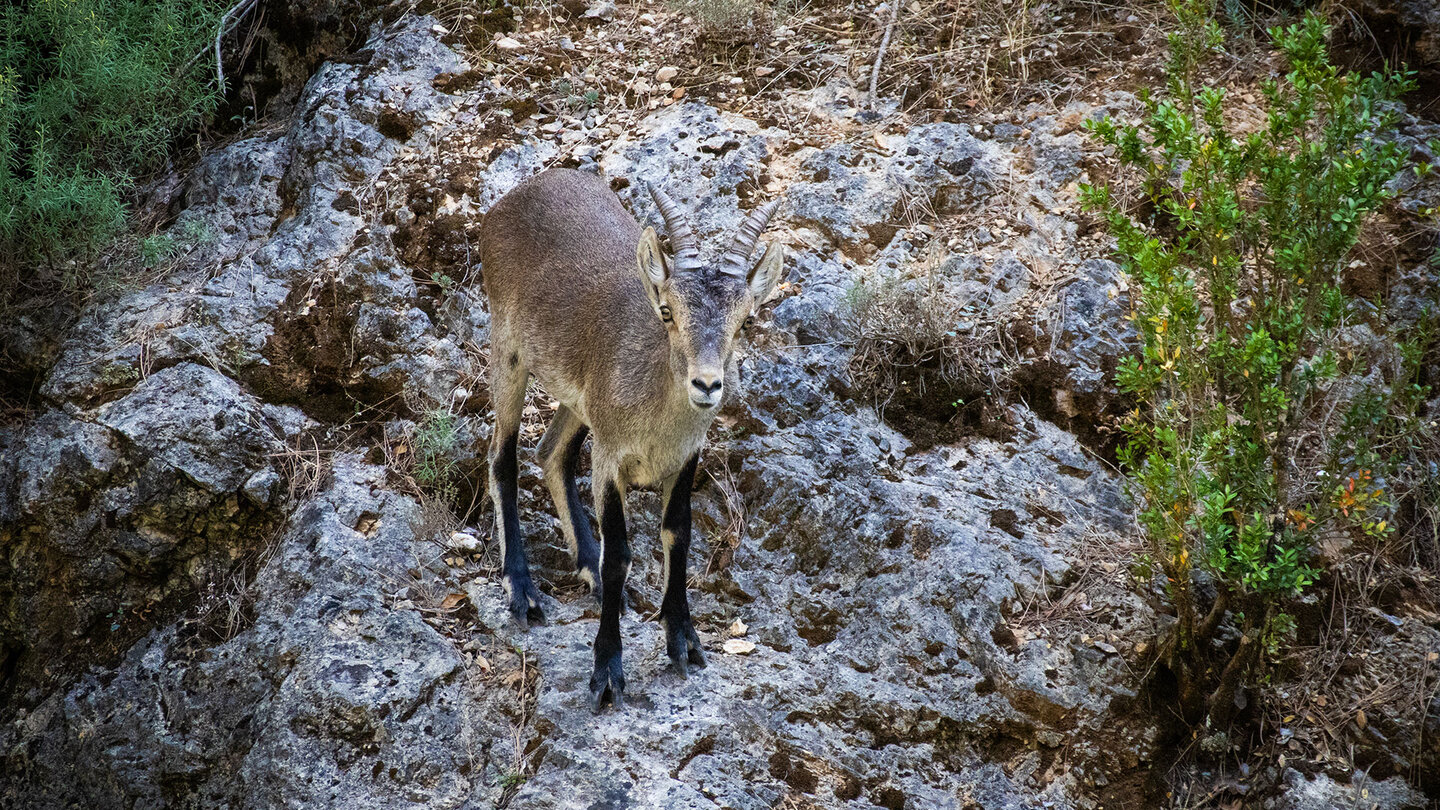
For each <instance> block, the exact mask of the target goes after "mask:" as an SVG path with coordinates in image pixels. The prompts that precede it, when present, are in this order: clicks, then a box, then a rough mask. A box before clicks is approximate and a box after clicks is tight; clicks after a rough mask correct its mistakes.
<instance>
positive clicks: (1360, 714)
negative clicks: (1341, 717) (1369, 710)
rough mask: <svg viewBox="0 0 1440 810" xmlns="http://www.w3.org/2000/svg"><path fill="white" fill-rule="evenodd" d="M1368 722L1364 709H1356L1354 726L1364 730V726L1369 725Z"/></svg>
mask: <svg viewBox="0 0 1440 810" xmlns="http://www.w3.org/2000/svg"><path fill="white" fill-rule="evenodd" d="M1369 722H1370V721H1368V720H1366V719H1365V710H1364V709H1357V710H1356V711H1355V725H1357V726H1359V727H1360V728H1365V726H1366V725H1367V724H1369Z"/></svg>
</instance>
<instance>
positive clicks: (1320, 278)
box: [1082, 0, 1413, 723]
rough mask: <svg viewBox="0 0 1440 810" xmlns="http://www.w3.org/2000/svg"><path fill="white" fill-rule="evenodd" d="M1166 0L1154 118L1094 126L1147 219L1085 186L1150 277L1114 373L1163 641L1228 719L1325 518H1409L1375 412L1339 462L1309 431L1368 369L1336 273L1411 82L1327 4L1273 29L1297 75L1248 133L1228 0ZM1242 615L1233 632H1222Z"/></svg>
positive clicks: (1377, 183)
mask: <svg viewBox="0 0 1440 810" xmlns="http://www.w3.org/2000/svg"><path fill="white" fill-rule="evenodd" d="M1171 5H1172V7H1173V8H1174V9H1175V11H1176V12H1177V15H1178V18H1179V26H1178V27H1177V30H1176V32H1175V33H1174V34H1172V36H1171V37H1170V45H1171V61H1170V66H1169V82H1168V93H1166V94H1164V95H1163V96H1160V97H1150V96H1147V97H1145V99H1144V101H1145V105H1146V111H1147V114H1146V116H1145V118H1144V121H1143V123H1142V124H1140V125H1139V126H1123V125H1121V124H1117V123H1116V122H1114V121H1113V120H1100V121H1095V122H1091V129H1092V131H1093V132H1094V133H1095V134H1096V135H1097V136H1098V137H1099V138H1100V139H1101V140H1102V141H1103V142H1104V143H1105V144H1107V145H1109V146H1110V147H1113V150H1114V153H1115V155H1116V157H1117V158H1118V160H1119V161H1120V163H1121V164H1123V165H1125V166H1129V167H1133V168H1134V169H1135V170H1138V173H1139V174H1140V175H1141V177H1142V178H1143V185H1142V204H1141V206H1139V207H1138V208H1137V210H1138V211H1139V212H1141V214H1140V215H1138V216H1133V215H1132V214H1131V213H1129V212H1127V211H1126V210H1125V209H1124V207H1123V206H1122V205H1121V204H1120V203H1118V202H1117V201H1116V200H1115V199H1114V198H1113V197H1112V195H1111V192H1110V190H1109V189H1107V188H1099V187H1086V188H1084V189H1083V192H1082V193H1083V196H1084V201H1085V202H1086V204H1087V205H1088V206H1090V207H1091V208H1093V209H1096V210H1099V211H1102V212H1103V214H1104V216H1105V218H1106V221H1107V222H1108V224H1109V227H1110V228H1111V230H1112V232H1113V233H1114V235H1115V236H1116V239H1117V242H1118V252H1119V255H1120V257H1121V259H1122V261H1123V263H1124V265H1125V268H1126V270H1127V271H1128V272H1129V273H1130V275H1131V277H1132V279H1133V281H1134V284H1135V290H1136V304H1135V312H1134V316H1133V317H1134V320H1135V324H1136V327H1137V328H1138V330H1139V332H1140V335H1141V347H1140V351H1139V353H1138V354H1137V355H1135V356H1133V357H1130V358H1128V359H1127V360H1125V361H1124V362H1123V363H1122V365H1121V367H1120V370H1119V374H1118V379H1117V381H1118V383H1119V385H1120V387H1121V388H1122V389H1123V390H1124V391H1126V392H1128V393H1130V394H1132V395H1133V396H1134V397H1135V398H1136V400H1137V402H1138V403H1139V408H1138V409H1137V410H1136V412H1135V414H1134V415H1133V418H1132V419H1131V420H1130V421H1129V423H1128V425H1127V426H1126V442H1125V444H1124V446H1123V447H1122V448H1121V452H1120V460H1121V462H1122V464H1123V466H1124V468H1125V470H1126V471H1127V473H1128V475H1129V476H1130V479H1131V483H1132V486H1133V491H1134V492H1135V493H1136V495H1137V496H1138V501H1139V505H1140V509H1141V511H1140V522H1141V524H1142V525H1143V527H1144V529H1145V531H1146V533H1147V535H1148V538H1149V543H1150V546H1149V554H1148V563H1149V564H1150V565H1151V566H1153V567H1154V568H1158V570H1159V572H1160V573H1161V574H1163V576H1164V579H1165V583H1166V586H1167V592H1168V596H1169V598H1170V600H1171V601H1172V603H1173V605H1174V608H1175V613H1176V618H1177V621H1176V622H1175V624H1174V625H1173V628H1172V629H1171V631H1170V633H1169V635H1168V637H1167V638H1166V639H1165V642H1164V643H1163V644H1162V645H1160V652H1161V658H1162V661H1163V663H1164V664H1166V665H1167V666H1168V668H1169V669H1170V671H1171V672H1173V673H1174V675H1175V676H1176V678H1177V681H1178V684H1179V689H1180V695H1181V702H1182V711H1183V712H1184V713H1185V714H1187V715H1188V716H1189V717H1190V719H1192V720H1196V719H1200V718H1202V717H1208V718H1209V719H1211V720H1212V721H1217V722H1222V723H1223V722H1224V721H1225V720H1226V719H1227V718H1228V717H1229V716H1230V714H1231V712H1233V710H1234V699H1235V694H1236V689H1237V687H1238V686H1239V685H1240V684H1241V683H1243V681H1244V680H1245V678H1246V677H1247V676H1248V675H1250V674H1251V673H1252V671H1253V669H1254V667H1255V666H1256V665H1257V664H1258V663H1260V661H1261V660H1262V657H1261V653H1262V652H1263V651H1264V650H1266V649H1267V648H1268V649H1271V650H1273V649H1275V648H1276V646H1277V645H1278V644H1279V643H1280V641H1281V639H1282V637H1283V636H1284V635H1285V634H1286V633H1287V632H1288V631H1290V630H1292V629H1293V627H1294V622H1293V620H1292V619H1291V618H1290V617H1289V616H1288V615H1287V614H1286V607H1287V605H1288V604H1289V600H1290V599H1292V598H1293V597H1295V596H1296V595H1297V594H1299V593H1301V592H1302V591H1303V590H1304V589H1305V588H1306V587H1307V586H1309V585H1310V584H1311V583H1312V582H1313V581H1314V579H1315V577H1316V572H1315V570H1314V569H1313V567H1312V562H1311V549H1312V547H1313V544H1314V543H1315V541H1316V539H1317V537H1319V533H1320V532H1322V531H1343V532H1352V533H1357V534H1361V535H1363V534H1369V535H1371V536H1380V535H1384V534H1385V533H1386V532H1388V531H1391V529H1392V527H1391V526H1390V525H1388V524H1387V523H1386V522H1385V521H1383V520H1380V519H1377V518H1376V517H1375V515H1376V513H1377V512H1381V511H1383V506H1384V504H1385V503H1387V502H1388V498H1389V495H1388V494H1387V493H1386V492H1385V491H1384V489H1383V488H1381V487H1379V486H1377V484H1376V482H1375V478H1374V469H1373V465H1374V463H1375V460H1374V458H1373V457H1370V456H1367V455H1366V453H1364V452H1357V451H1356V448H1357V447H1362V448H1363V447H1370V446H1373V444H1374V439H1375V438H1376V436H1377V430H1378V428H1377V425H1376V423H1375V422H1373V421H1366V420H1365V418H1364V416H1363V414H1361V415H1357V417H1356V418H1355V419H1354V420H1352V422H1351V423H1350V424H1349V425H1348V427H1347V430H1348V431H1349V433H1350V436H1349V438H1348V439H1345V440H1343V441H1340V442H1334V443H1332V444H1331V451H1332V452H1330V453H1329V458H1328V460H1326V459H1320V460H1318V461H1315V462H1314V463H1313V464H1312V463H1310V462H1309V461H1308V459H1309V455H1315V454H1309V455H1307V454H1306V453H1305V452H1302V442H1303V440H1304V439H1305V437H1306V436H1307V434H1309V433H1311V432H1312V431H1313V427H1314V425H1313V424H1312V422H1311V420H1313V419H1314V418H1315V417H1314V416H1313V414H1314V412H1315V410H1316V406H1317V404H1318V403H1320V402H1322V401H1325V400H1326V398H1327V397H1333V396H1334V389H1335V388H1336V387H1337V386H1338V385H1339V382H1340V380H1341V378H1342V377H1343V376H1345V375H1347V374H1351V373H1352V372H1354V371H1357V369H1351V368H1342V366H1343V365H1344V364H1345V363H1346V360H1345V359H1344V358H1342V357H1341V356H1340V353H1339V352H1337V351H1336V336H1337V330H1338V329H1340V328H1341V327H1343V326H1345V325H1347V324H1349V323H1351V322H1354V321H1355V320H1357V318H1358V316H1357V315H1356V312H1357V311H1358V310H1357V308H1356V307H1353V306H1352V303H1353V302H1351V301H1350V300H1349V299H1348V297H1347V296H1346V295H1345V294H1344V293H1343V292H1342V291H1341V273H1342V271H1343V269H1344V268H1345V266H1346V263H1347V260H1348V259H1349V254H1350V251H1351V248H1353V247H1354V246H1355V244H1356V242H1357V240H1358V239H1359V237H1360V235H1361V232H1362V228H1363V226H1364V223H1365V221H1366V218H1367V216H1368V215H1369V214H1370V213H1371V212H1373V211H1375V210H1376V208H1378V207H1379V206H1380V205H1381V204H1382V203H1383V202H1384V201H1385V200H1386V199H1388V198H1389V197H1390V192H1389V191H1387V189H1386V184H1387V182H1389V181H1390V180H1391V178H1393V177H1394V176H1395V174H1396V173H1397V172H1398V171H1399V170H1400V169H1401V167H1402V166H1403V161H1404V155H1403V153H1402V150H1401V149H1400V148H1398V147H1397V146H1395V145H1394V144H1393V143H1391V142H1389V141H1387V140H1386V138H1385V135H1386V134H1388V133H1389V132H1390V131H1391V130H1392V129H1393V126H1394V123H1395V117H1396V112H1395V109H1394V106H1395V105H1393V104H1391V103H1390V102H1391V101H1393V99H1395V98H1396V97H1397V96H1398V95H1399V94H1400V93H1402V92H1404V91H1405V90H1407V89H1408V88H1409V87H1410V85H1411V80H1410V78H1409V75H1408V74H1406V73H1401V72H1393V73H1388V74H1375V75H1372V76H1368V77H1362V76H1359V75H1356V74H1353V73H1348V72H1344V71H1340V70H1338V69H1337V68H1335V67H1334V66H1332V65H1331V64H1330V63H1329V61H1328V58H1327V56H1326V49H1325V44H1326V38H1327V35H1328V29H1327V26H1326V25H1325V23H1324V22H1323V20H1322V19H1321V18H1320V17H1319V16H1318V15H1316V14H1314V13H1310V14H1307V15H1306V17H1305V18H1304V19H1303V21H1301V22H1300V23H1299V24H1296V25H1291V26H1289V27H1286V28H1277V29H1273V30H1271V32H1270V35H1271V36H1272V38H1273V39H1274V41H1275V43H1276V45H1278V46H1279V48H1280V50H1281V51H1282V52H1283V54H1284V56H1285V59H1286V60H1287V62H1288V64H1289V72H1288V73H1286V74H1285V75H1284V76H1283V77H1282V78H1280V79H1279V80H1275V81H1271V82H1268V83H1267V84H1266V85H1265V87H1264V97H1265V100H1266V102H1267V107H1268V112H1267V115H1266V119H1265V122H1264V125H1263V127H1261V128H1260V129H1259V131H1257V132H1253V133H1250V134H1246V135H1240V134H1236V132H1235V128H1234V127H1233V126H1232V125H1231V124H1230V123H1229V122H1228V121H1227V120H1226V118H1225V115H1224V109H1223V107H1224V99H1225V94H1224V91H1223V90H1222V89H1219V88H1215V87H1203V86H1201V85H1200V83H1199V81H1198V77H1199V76H1200V75H1201V68H1202V67H1203V65H1204V62H1205V60H1206V57H1207V54H1208V52H1209V50H1210V49H1212V48H1214V47H1216V46H1218V45H1219V43H1220V42H1221V35H1220V31H1219V28H1218V27H1217V26H1216V25H1215V23H1214V22H1213V21H1212V19H1211V11H1212V7H1211V4H1210V3H1209V2H1206V1H1205V0H1171ZM1358 371H1362V372H1363V371H1364V369H1358ZM1356 378H1358V377H1356ZM1390 396H1391V395H1390V393H1389V392H1380V391H1378V390H1377V389H1375V388H1374V387H1371V386H1367V387H1365V388H1364V390H1362V391H1361V393H1360V395H1359V396H1357V397H1355V398H1354V400H1353V403H1354V404H1353V405H1352V407H1360V408H1363V407H1364V406H1363V405H1362V404H1361V403H1365V402H1371V403H1372V405H1371V407H1372V408H1380V409H1382V410H1383V409H1388V408H1389V407H1390V404H1391V399H1390ZM1406 396H1413V392H1411V393H1410V394H1406ZM1376 397H1380V398H1381V399H1382V400H1384V404H1374V402H1375V398H1376ZM1347 443H1348V445H1347ZM1346 446H1348V448H1349V449H1348V450H1347V449H1345V448H1346ZM1320 455H1325V454H1320ZM1327 466H1328V472H1329V478H1328V479H1317V473H1319V472H1320V470H1319V469H1317V468H1324V467H1327ZM1326 481H1328V483H1325V482H1326ZM1357 507H1358V508H1357ZM1197 571H1198V572H1203V574H1201V575H1199V576H1197ZM1202 585H1206V586H1207V587H1204V588H1202V587H1201V586H1202ZM1210 585H1213V593H1214V596H1213V599H1212V598H1211V597H1210V593H1211V590H1210V587H1209V586H1210ZM1231 622H1233V624H1234V629H1236V630H1238V635H1239V640H1238V643H1234V644H1227V645H1221V644H1218V643H1217V641H1218V640H1219V639H1222V638H1227V637H1231V636H1230V634H1229V633H1228V630H1229V629H1231V628H1230V627H1229V623H1231ZM1220 649H1224V650H1225V652H1223V653H1219V652H1217V651H1218V650H1220ZM1217 659H1218V660H1217Z"/></svg>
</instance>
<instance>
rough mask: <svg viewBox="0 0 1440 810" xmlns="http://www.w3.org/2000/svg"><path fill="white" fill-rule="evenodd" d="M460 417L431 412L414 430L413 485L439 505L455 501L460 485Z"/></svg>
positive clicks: (442, 409) (442, 410)
mask: <svg viewBox="0 0 1440 810" xmlns="http://www.w3.org/2000/svg"><path fill="white" fill-rule="evenodd" d="M459 420H460V417H458V416H456V415H455V414H453V413H450V412H449V411H447V410H445V409H444V408H434V409H432V410H430V411H427V412H426V413H425V415H424V416H423V417H422V418H421V420H420V422H419V424H417V425H416V426H415V433H414V435H413V438H412V441H413V443H414V448H415V457H414V464H415V468H414V473H413V474H414V476H415V483H416V484H418V485H419V486H420V487H421V488H422V490H424V491H425V492H427V493H428V494H430V495H433V496H434V497H435V498H437V499H438V500H439V501H440V502H442V503H447V504H448V503H452V502H454V501H455V499H456V497H457V494H458V488H459V484H460V477H461V471H460V462H459V451H460V422H459Z"/></svg>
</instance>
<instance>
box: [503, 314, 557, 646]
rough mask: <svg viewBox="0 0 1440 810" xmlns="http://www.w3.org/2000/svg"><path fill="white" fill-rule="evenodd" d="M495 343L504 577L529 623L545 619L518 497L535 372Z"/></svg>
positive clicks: (519, 614)
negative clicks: (520, 449)
mask: <svg viewBox="0 0 1440 810" xmlns="http://www.w3.org/2000/svg"><path fill="white" fill-rule="evenodd" d="M495 348H496V346H495V344H494V343H493V342H492V345H491V366H490V402H491V405H492V406H493V407H494V409H495V434H494V435H493V436H491V437H490V458H489V460H490V500H491V502H492V503H493V504H494V506H495V532H496V535H497V537H498V539H499V541H500V552H501V560H502V564H501V567H502V581H503V582H504V584H505V591H506V593H508V594H509V596H510V613H511V614H512V615H513V616H514V617H515V621H516V622H518V623H519V624H520V626H521V627H529V622H532V621H533V622H544V621H545V614H544V613H543V612H542V611H541V610H540V593H539V591H537V590H536V589H535V585H534V583H533V582H532V581H531V580H530V562H529V560H527V559H526V557H525V542H524V540H523V539H522V538H521V537H520V508H519V504H518V503H517V501H516V496H517V486H518V483H517V478H518V477H519V474H520V463H519V459H518V458H517V454H516V446H517V444H518V443H519V439H520V412H521V410H522V409H523V408H524V406H525V384H526V383H527V382H528V381H529V378H530V372H529V371H528V370H527V369H526V368H525V366H524V364H523V363H521V362H520V354H519V352H516V351H513V350H510V351H501V352H496V351H495Z"/></svg>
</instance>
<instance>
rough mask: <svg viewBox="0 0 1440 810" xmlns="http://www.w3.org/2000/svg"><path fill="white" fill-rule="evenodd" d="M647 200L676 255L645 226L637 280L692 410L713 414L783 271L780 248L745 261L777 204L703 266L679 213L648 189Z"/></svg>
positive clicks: (754, 216) (758, 212) (772, 246)
mask: <svg viewBox="0 0 1440 810" xmlns="http://www.w3.org/2000/svg"><path fill="white" fill-rule="evenodd" d="M650 194H651V196H652V197H654V198H655V204H656V206H658V207H659V209H660V215H661V217H662V218H664V220H665V227H666V229H667V230H668V231H669V233H670V243H671V245H673V246H674V249H675V254H674V256H670V257H667V256H665V255H664V254H663V253H662V252H661V251H660V238H659V237H658V236H657V235H656V233H655V229H654V228H646V229H645V232H644V233H643V234H641V236H640V244H639V245H638V246H637V248H636V254H635V255H636V260H637V262H638V264H639V270H640V280H641V282H642V283H643V284H644V286H645V292H646V293H647V294H648V295H649V298H650V305H651V307H652V308H653V309H654V310H655V317H656V318H659V319H660V321H661V323H663V324H664V325H665V332H666V335H667V337H668V338H669V340H670V346H671V349H672V352H673V353H675V354H678V355H679V356H680V357H683V358H684V362H685V372H686V373H685V376H684V379H683V380H682V384H683V385H684V387H685V390H686V393H687V394H688V395H689V397H690V404H691V406H692V407H694V408H695V409H696V410H699V411H711V410H715V409H718V408H719V407H720V401H721V398H722V397H723V396H724V391H723V390H722V388H723V387H724V384H725V369H726V367H727V366H728V365H729V364H730V359H731V355H733V354H734V351H735V343H736V341H737V339H738V338H739V336H740V333H741V331H742V330H744V328H745V327H747V326H749V325H750V323H751V321H752V320H753V319H754V316H755V310H756V309H758V308H759V307H760V305H761V304H763V303H765V300H766V299H768V298H769V297H770V294H771V293H772V292H774V291H775V285H776V283H777V282H778V281H779V280H780V273H781V271H782V270H783V269H784V266H785V249H784V247H783V246H781V244H780V243H779V242H778V241H775V242H771V243H769V245H768V246H766V248H765V252H764V254H762V255H761V257H760V261H758V262H756V263H754V264H751V262H750V256H751V254H752V253H753V252H754V250H755V244H756V243H757V242H758V241H759V240H760V234H761V233H762V232H763V231H764V230H765V225H766V223H767V222H769V221H770V217H772V216H774V214H775V210H776V209H777V208H779V207H780V201H779V200H775V201H772V202H769V203H766V204H765V205H762V206H760V207H759V208H757V209H755V210H754V211H753V212H752V213H751V214H750V216H749V217H747V218H746V219H745V222H744V223H743V224H742V225H741V226H740V230H739V231H738V232H737V233H736V234H735V238H734V239H733V240H732V241H731V243H730V247H729V248H728V249H727V250H726V251H725V253H724V254H723V255H721V256H720V258H719V259H718V260H716V261H714V262H705V261H704V260H702V259H701V257H700V248H699V246H698V244H697V243H696V241H695V234H694V233H693V232H692V231H691V230H690V225H689V223H687V222H686V221H685V217H684V215H683V214H682V213H681V212H680V209H679V208H678V207H677V206H676V205H675V203H674V202H673V201H671V199H670V198H669V197H668V196H666V194H665V192H663V191H660V190H659V189H657V188H655V187H653V186H652V187H651V189H650Z"/></svg>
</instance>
